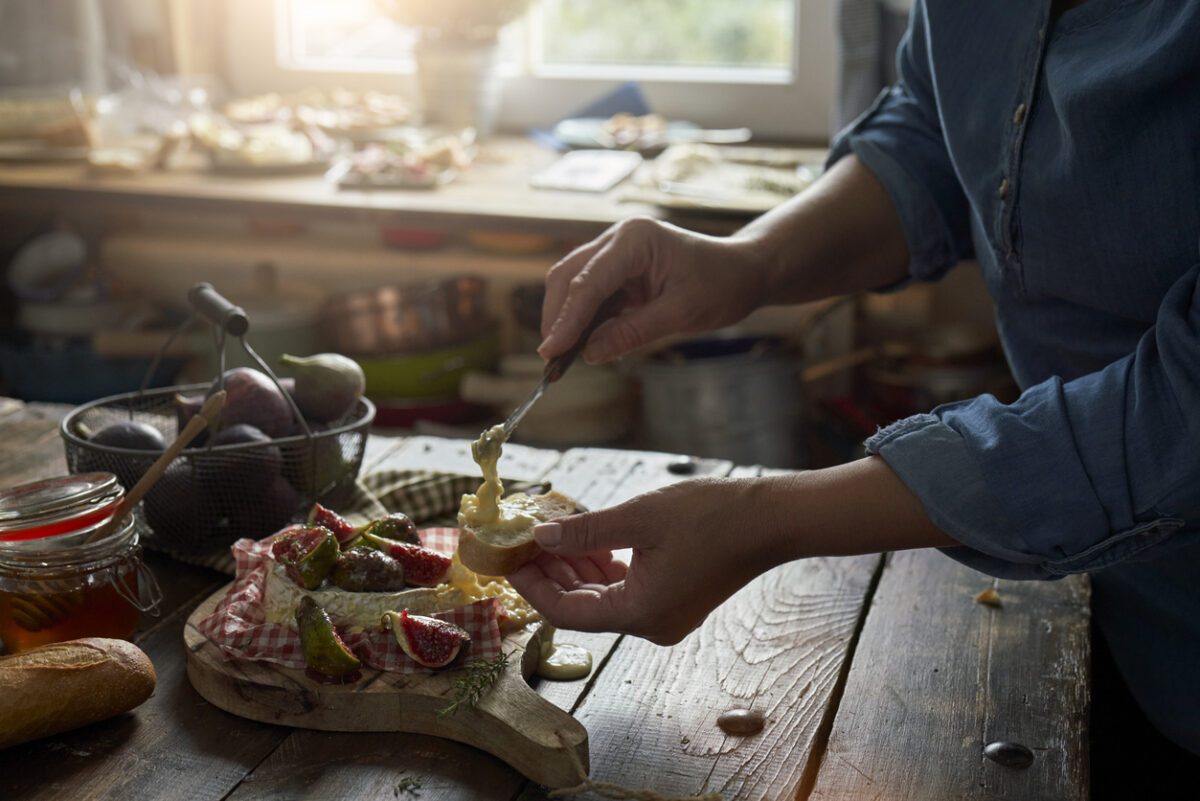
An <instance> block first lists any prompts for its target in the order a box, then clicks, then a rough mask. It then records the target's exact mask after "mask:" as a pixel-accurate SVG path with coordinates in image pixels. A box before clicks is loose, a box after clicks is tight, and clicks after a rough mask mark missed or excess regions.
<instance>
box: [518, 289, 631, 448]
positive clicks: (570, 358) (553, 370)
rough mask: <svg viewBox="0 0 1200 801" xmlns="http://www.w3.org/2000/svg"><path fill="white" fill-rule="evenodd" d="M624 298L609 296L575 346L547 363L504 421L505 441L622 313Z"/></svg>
mask: <svg viewBox="0 0 1200 801" xmlns="http://www.w3.org/2000/svg"><path fill="white" fill-rule="evenodd" d="M623 298H624V293H622V292H619V291H618V292H617V293H616V294H614V295H611V296H609V298H608V299H607V300H605V301H604V302H603V303H601V304H600V308H598V309H596V313H595V314H594V315H593V316H592V319H591V321H590V322H589V323H588V324H587V327H585V328H584V329H583V331H582V332H580V334H579V338H578V339H577V340H575V344H574V345H572V346H571V347H569V348H567V349H566V350H565V351H563V352H562V353H560V354H558V355H557V356H555V357H554V358H553V359H551V360H550V361H548V362H546V369H545V370H543V371H542V380H541V381H539V382H538V384H537V386H536V387H534V388H533V392H531V393H529V397H527V398H526V399H525V400H524V401H523V402H522V403H521V405H520V406H518V407H517V408H516V409H514V410H513V413H512V414H510V415H509V416H508V419H507V420H505V421H504V437H505V439H507V438H508V437H509V436H511V435H512V432H513V430H514V429H515V428H516V427H517V425H518V424H519V423H520V422H521V420H523V419H524V418H525V415H526V414H528V413H529V410H530V409H532V408H533V404H535V403H537V401H538V398H540V397H542V394H543V393H544V392H545V391H546V387H548V386H550V385H551V384H552V383H554V382H555V381H557V380H558V379H560V378H562V377H563V373H565V372H567V368H568V367H570V366H571V363H572V362H574V361H575V358H576V357H577V356H578V355H579V354H580V353H582V352H583V349H584V347H585V346H586V345H587V341H588V339H590V338H591V336H592V334H593V333H594V332H595V330H596V329H597V328H599V327H600V324H601V323H603V322H604V321H605V320H607V319H608V318H610V317H613V316H615V315H616V313H617V312H618V311H620V309H621V302H622V300H623Z"/></svg>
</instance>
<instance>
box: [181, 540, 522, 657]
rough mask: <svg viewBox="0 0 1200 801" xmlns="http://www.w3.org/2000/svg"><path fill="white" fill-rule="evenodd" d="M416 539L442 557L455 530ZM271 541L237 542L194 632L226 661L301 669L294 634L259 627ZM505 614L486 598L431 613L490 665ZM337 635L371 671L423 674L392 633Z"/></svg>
mask: <svg viewBox="0 0 1200 801" xmlns="http://www.w3.org/2000/svg"><path fill="white" fill-rule="evenodd" d="M418 533H419V534H420V537H421V542H422V544H424V545H425V547H427V548H432V549H433V550H436V551H438V552H439V553H443V554H445V555H447V556H450V555H452V554H453V553H454V549H455V548H456V547H457V546H458V529H456V528H427V529H423V530H421V531H420V532H418ZM273 539H274V537H267V538H266V539H262V540H258V541H255V540H250V539H241V540H238V541H237V542H235V543H234V544H233V556H234V559H235V561H236V562H237V577H236V578H235V579H234V581H233V586H232V587H230V588H229V592H227V593H226V594H225V597H224V598H222V599H221V601H220V603H218V604H217V608H216V609H215V610H214V611H213V613H212V614H211V615H209V616H208V617H206V618H205V619H204V620H202V621H200V625H199V627H198V628H199V629H200V633H201V634H203V635H204V636H206V637H208V639H209V640H211V641H212V642H213V643H214V644H216V645H217V646H218V647H219V648H220V649H221V650H222V651H224V652H225V655H226V656H227V657H229V658H231V659H233V658H239V659H254V660H259V661H263V662H274V663H277V664H279V665H283V666H284V667H289V668H303V667H304V666H305V665H304V651H303V649H302V648H301V645H300V634H299V632H297V631H296V630H295V629H292V628H289V627H288V626H285V625H283V624H282V623H266V622H264V619H265V617H266V615H265V612H264V610H263V586H264V584H265V582H266V576H267V571H268V570H269V569H270V567H271V561H272V560H271V541H272V540H273ZM395 611H397V612H398V611H400V610H398V609H397V610H395ZM506 614H507V613H506V612H505V610H504V608H503V607H502V606H501V605H500V603H499V601H497V600H496V599H495V598H486V599H484V600H482V601H475V602H474V603H470V604H466V605H464V606H459V607H456V608H454V609H451V610H450V611H448V612H437V613H434V615H433V617H437V618H441V619H442V620H447V621H449V622H451V623H454V624H455V625H457V626H461V627H462V628H464V629H465V630H466V632H467V634H469V635H471V645H470V651H469V653H470V655H471V656H472V657H482V658H484V659H492V658H494V657H496V656H497V655H499V653H500V641H501V635H500V625H499V620H500V618H501V617H502V616H504V615H506ZM339 634H341V636H342V640H343V641H344V642H345V643H346V645H347V647H349V648H350V650H352V651H354V654H355V656H357V657H358V658H359V659H361V660H362V661H363V663H364V664H367V665H370V666H371V667H375V668H378V669H380V670H390V671H395V672H397V673H417V672H420V671H422V670H426V668H424V667H422V666H421V665H419V664H417V663H416V662H415V661H413V659H411V658H410V657H409V656H408V655H407V654H406V653H404V651H402V650H401V649H400V646H399V645H398V644H397V643H396V638H395V637H393V636H392V633H391V631H384V630H382V629H370V630H367V631H362V632H355V633H343V632H339Z"/></svg>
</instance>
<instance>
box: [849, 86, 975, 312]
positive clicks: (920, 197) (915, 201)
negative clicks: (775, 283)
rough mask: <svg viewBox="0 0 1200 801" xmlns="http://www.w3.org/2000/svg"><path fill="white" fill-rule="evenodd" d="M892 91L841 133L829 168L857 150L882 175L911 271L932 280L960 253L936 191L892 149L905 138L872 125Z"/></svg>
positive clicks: (903, 283)
mask: <svg viewBox="0 0 1200 801" xmlns="http://www.w3.org/2000/svg"><path fill="white" fill-rule="evenodd" d="M891 94H892V90H891V89H885V90H883V92H881V93H880V94H879V96H878V97H876V98H875V102H874V103H872V104H871V106H870V108H868V109H867V110H866V111H864V112H863V113H862V114H861V115H860V116H859V117H858V118H857V119H856V120H854V122H852V123H850V125H849V126H847V127H846V129H845V130H843V131H842V132H841V133H840V134H838V136H837V138H836V140H835V141H834V142H833V145H832V146H831V148H830V152H829V156H828V158H827V159H826V162H825V166H826V168H828V167H830V166H832V165H833V164H834V163H835V162H836V161H838V160H839V159H841V158H843V157H844V156H846V155H849V154H850V153H853V154H854V155H855V156H857V157H858V160H859V161H860V162H862V164H863V166H865V167H866V168H867V169H868V170H870V171H871V172H872V173H873V174H874V175H875V177H876V178H877V179H879V182H880V183H882V184H883V187H884V189H885V190H886V191H887V193H888V196H889V197H890V198H891V200H892V205H893V206H894V207H895V209H896V211H897V213H898V214H899V216H900V226H901V228H902V229H903V231H904V239H905V242H906V244H907V245H908V252H909V262H908V273H909V275H910V276H911V277H912V278H913V279H916V280H918V281H933V280H936V279H938V278H940V277H942V276H943V275H945V274H946V272H948V271H949V270H950V269H951V268H952V267H954V266H955V265H957V264H958V262H959V260H960V257H959V255H958V254H957V253H956V252H955V250H954V247H953V245H952V242H953V241H954V237H953V236H952V233H951V231H950V227H949V225H947V223H946V220H945V216H944V215H943V213H942V210H941V208H940V207H939V206H938V204H937V202H936V200H935V198H934V196H933V195H932V194H931V193H930V192H929V190H928V189H927V188H926V186H925V185H924V184H922V183H921V182H920V181H916V180H914V179H913V178H912V176H910V175H909V173H908V171H907V170H906V169H905V168H904V166H903V165H902V164H901V163H900V162H899V161H897V160H896V159H895V158H893V157H892V155H891V151H892V150H895V149H897V148H902V147H903V144H904V143H903V142H901V141H899V140H898V139H896V138H895V137H893V136H892V134H890V133H889V132H888V131H886V130H876V129H872V128H871V123H872V121H873V120H874V119H875V118H876V117H877V116H879V115H880V113H881V112H883V110H884V109H885V108H886V107H887V106H888V104H889V100H890V99H891ZM909 283H911V281H901V282H898V283H895V284H892V285H890V286H888V287H884V288H883V290H884V291H892V290H896V289H900V288H903V287H904V286H907V285H908V284H909Z"/></svg>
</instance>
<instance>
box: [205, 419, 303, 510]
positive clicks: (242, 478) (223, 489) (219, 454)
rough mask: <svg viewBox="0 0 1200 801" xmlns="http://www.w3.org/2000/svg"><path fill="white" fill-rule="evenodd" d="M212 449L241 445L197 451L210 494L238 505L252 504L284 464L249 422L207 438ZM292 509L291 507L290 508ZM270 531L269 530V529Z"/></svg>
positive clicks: (264, 436) (276, 449)
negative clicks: (231, 447) (228, 446)
mask: <svg viewBox="0 0 1200 801" xmlns="http://www.w3.org/2000/svg"><path fill="white" fill-rule="evenodd" d="M209 443H210V445H211V447H213V448H219V447H221V446H225V445H243V446H251V445H253V446H255V447H242V448H236V449H229V450H228V451H208V450H207V449H206V450H204V451H203V452H202V453H200V454H197V456H196V459H197V460H198V467H197V474H198V476H199V478H200V481H201V483H202V484H203V486H204V489H205V491H206V492H207V493H208V494H209V497H215V498H221V499H227V500H229V501H231V502H232V503H233V505H234V506H237V505H253V504H256V503H257V502H258V500H259V499H258V497H257V496H258V495H259V494H260V493H262V492H263V491H264V490H265V489H266V488H267V487H269V486H270V485H271V482H272V481H273V480H274V478H275V476H277V475H279V474H280V471H281V469H282V467H283V453H282V452H281V451H280V449H279V446H278V445H273V444H271V438H270V437H268V436H267V435H266V434H264V433H263V432H262V431H260V430H259V429H258V428H256V427H255V426H252V425H250V424H249V423H237V424H236V425H232V426H229V427H228V428H225V429H222V430H221V431H218V432H217V433H216V434H214V435H213V436H212V437H210V438H209ZM293 511H294V510H293ZM268 533H269V532H268Z"/></svg>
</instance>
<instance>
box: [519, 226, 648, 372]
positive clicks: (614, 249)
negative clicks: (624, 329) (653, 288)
mask: <svg viewBox="0 0 1200 801" xmlns="http://www.w3.org/2000/svg"><path fill="white" fill-rule="evenodd" d="M630 251H631V249H630V247H629V246H628V245H625V244H622V241H621V240H619V239H617V238H616V237H613V238H611V239H609V240H608V241H607V242H605V243H604V244H602V245H601V246H600V248H599V249H598V250H597V251H596V252H595V254H594V255H593V256H592V257H591V259H590V260H589V261H588V262H587V264H585V265H584V266H583V268H582V269H581V270H580V271H579V272H578V273H576V275H575V276H574V277H572V278H571V280H570V281H569V282H568V283H567V287H566V289H567V293H566V296H565V297H564V298H563V300H562V303H561V304H560V306H559V310H558V316H557V317H556V318H555V319H554V322H553V323H551V325H550V331H549V333H548V334H547V335H546V337H545V339H544V340H543V341H542V344H541V345H540V346H539V347H538V353H539V354H540V355H541V356H542V358H543V359H552V358H554V357H555V356H557V355H558V354H560V353H562V352H563V351H565V350H567V349H568V348H570V347H571V346H572V345H574V344H575V342H576V341H577V340H578V339H579V336H580V335H581V334H582V333H583V330H584V329H585V328H587V326H588V323H590V322H591V321H592V318H593V317H594V316H595V315H596V311H597V310H598V309H599V308H600V306H601V305H602V304H603V303H604V301H606V300H608V298H609V297H611V296H612V295H614V294H616V292H617V291H618V290H619V289H620V288H621V286H622V284H624V283H625V281H626V280H627V279H629V278H632V277H633V276H635V275H637V273H638V272H639V268H638V267H637V265H636V263H635V261H634V260H633V258H631V252H630Z"/></svg>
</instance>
